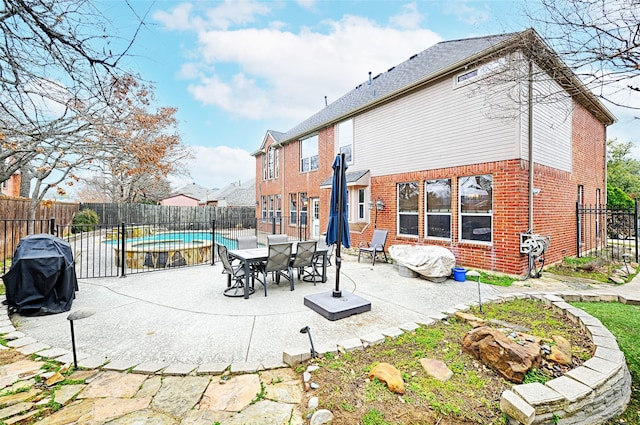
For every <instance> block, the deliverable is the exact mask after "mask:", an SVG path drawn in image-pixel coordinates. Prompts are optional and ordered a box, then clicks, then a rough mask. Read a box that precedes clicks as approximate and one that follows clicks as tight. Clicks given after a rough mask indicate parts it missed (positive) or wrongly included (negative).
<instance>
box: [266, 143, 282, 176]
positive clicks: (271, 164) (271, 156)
mask: <svg viewBox="0 0 640 425" xmlns="http://www.w3.org/2000/svg"><path fill="white" fill-rule="evenodd" d="M279 161H280V151H279V150H278V149H276V148H275V147H273V146H270V147H269V150H268V151H267V155H266V156H265V160H264V162H263V167H264V169H263V175H264V179H265V180H270V179H277V178H278V174H279V168H280V167H279Z"/></svg>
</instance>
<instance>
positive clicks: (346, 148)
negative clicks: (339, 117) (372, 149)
mask: <svg viewBox="0 0 640 425" xmlns="http://www.w3.org/2000/svg"><path fill="white" fill-rule="evenodd" d="M337 127H338V153H344V159H345V161H347V164H351V163H352V162H353V156H352V155H353V120H352V119H351V120H346V121H342V122H341V123H339V124H338V126H337Z"/></svg>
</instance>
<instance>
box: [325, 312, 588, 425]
mask: <svg viewBox="0 0 640 425" xmlns="http://www.w3.org/2000/svg"><path fill="white" fill-rule="evenodd" d="M471 313H473V314H475V315H477V316H478V317H482V318H484V319H485V320H489V319H496V320H501V321H503V322H509V323H512V324H516V325H520V326H524V327H526V328H528V329H530V331H529V332H528V333H530V334H533V335H536V336H540V337H544V338H550V337H551V336H552V335H562V336H564V337H565V338H567V339H568V340H569V341H570V342H571V344H572V346H573V347H577V348H576V353H574V355H587V356H589V357H590V356H591V355H592V354H593V353H592V351H593V345H592V344H591V342H590V340H589V338H588V336H587V335H586V334H585V333H584V332H582V331H578V330H576V328H575V325H574V324H573V323H571V322H568V321H567V320H566V319H565V318H564V317H563V316H562V315H561V314H559V313H556V312H554V311H553V310H552V309H551V308H550V307H548V306H546V305H544V304H543V303H541V302H536V301H532V300H514V301H510V302H508V303H503V304H498V303H492V304H488V305H484V306H483V313H480V312H479V310H478V309H477V308H475V309H472V310H471ZM471 329H472V327H471V325H469V324H468V323H466V322H462V321H458V320H456V319H455V318H449V319H448V320H447V322H437V323H435V324H434V325H431V326H426V327H420V328H418V329H417V330H416V331H415V332H407V333H404V334H402V335H400V336H399V337H397V338H395V339H387V340H386V341H385V342H384V343H382V344H379V345H376V346H374V347H370V348H367V349H365V350H356V351H351V352H348V353H343V354H338V355H334V356H330V357H329V358H321V359H314V360H313V362H314V363H317V364H318V365H319V366H320V369H318V370H317V371H316V372H315V379H316V380H317V381H318V382H322V383H323V384H322V385H321V387H320V388H319V389H318V390H316V392H315V393H314V395H316V396H318V398H319V399H320V408H327V409H329V410H331V411H332V412H333V414H334V415H335V419H334V421H335V423H360V424H364V423H369V424H389V425H401V424H407V425H408V424H423V423H424V424H435V423H439V424H440V425H452V424H460V425H462V424H483V425H504V417H503V415H502V412H501V411H500V407H499V401H500V396H501V395H502V392H503V391H504V390H505V389H508V388H511V386H512V385H513V384H512V383H511V382H508V381H506V380H505V379H503V378H501V377H500V376H498V375H497V374H496V373H495V372H494V371H492V370H491V369H489V368H487V367H486V366H484V365H483V364H482V363H481V362H480V361H478V360H476V359H475V358H473V357H472V356H471V355H469V354H466V353H464V352H462V350H461V347H460V346H461V342H462V338H463V337H464V335H465V334H466V333H467V332H468V331H470V330H471ZM583 347H586V348H584V351H585V352H583ZM422 358H432V359H438V360H442V361H443V362H445V363H446V364H447V366H448V367H449V368H450V369H451V370H452V371H453V373H454V374H453V377H452V378H451V379H450V380H448V381H446V382H440V381H438V380H436V379H434V378H432V377H430V376H429V375H428V374H427V373H426V372H425V371H424V369H423V368H422V365H421V364H420V359H422ZM381 362H387V363H390V364H392V365H393V366H395V367H396V368H397V369H398V370H399V371H400V373H401V374H402V377H403V381H404V385H405V393H404V394H402V395H399V394H394V393H392V392H391V391H389V389H388V388H387V387H386V384H384V383H383V382H380V381H378V380H377V379H375V378H370V377H369V371H370V370H371V369H372V368H373V367H374V366H375V365H377V364H379V363H381ZM536 379H537V381H536V382H540V381H541V380H542V378H541V377H540V376H536Z"/></svg>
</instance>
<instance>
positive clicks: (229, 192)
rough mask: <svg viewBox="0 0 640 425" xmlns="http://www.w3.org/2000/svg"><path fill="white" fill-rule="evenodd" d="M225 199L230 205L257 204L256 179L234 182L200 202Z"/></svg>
mask: <svg viewBox="0 0 640 425" xmlns="http://www.w3.org/2000/svg"><path fill="white" fill-rule="evenodd" d="M221 200H225V201H226V203H227V205H229V206H234V207H237V206H255V204H256V180H255V179H250V180H247V181H246V182H244V183H240V182H232V183H229V184H228V185H227V186H225V187H223V188H222V189H220V190H218V191H216V192H214V193H212V194H210V195H209V196H208V197H205V198H203V199H201V200H200V203H205V204H206V203H207V202H211V201H221Z"/></svg>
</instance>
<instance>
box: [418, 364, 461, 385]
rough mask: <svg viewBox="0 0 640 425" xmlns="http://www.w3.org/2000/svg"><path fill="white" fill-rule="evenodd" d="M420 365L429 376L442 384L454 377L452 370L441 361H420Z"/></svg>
mask: <svg viewBox="0 0 640 425" xmlns="http://www.w3.org/2000/svg"><path fill="white" fill-rule="evenodd" d="M420 364H421V365H422V367H423V369H424V370H425V372H427V373H428V374H429V376H431V377H432V378H434V379H437V380H438V381H440V382H445V381H448V380H449V379H451V377H452V376H453V372H452V371H451V369H449V368H448V367H447V365H446V364H445V363H444V362H442V361H440V360H436V359H420Z"/></svg>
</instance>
